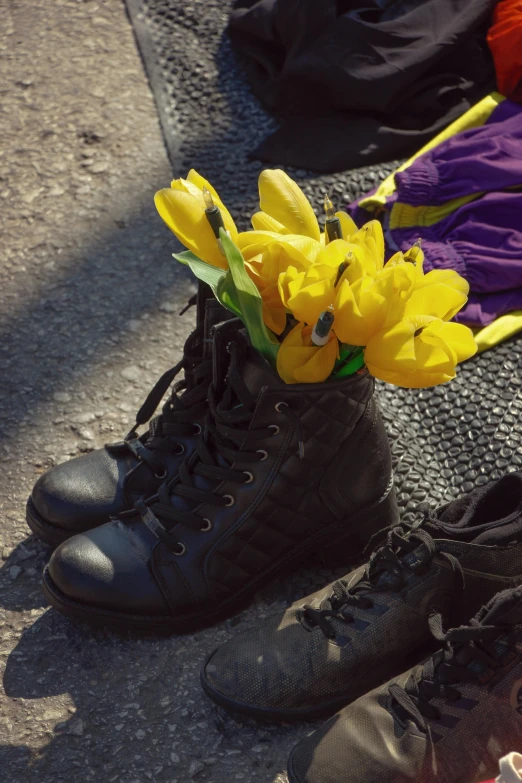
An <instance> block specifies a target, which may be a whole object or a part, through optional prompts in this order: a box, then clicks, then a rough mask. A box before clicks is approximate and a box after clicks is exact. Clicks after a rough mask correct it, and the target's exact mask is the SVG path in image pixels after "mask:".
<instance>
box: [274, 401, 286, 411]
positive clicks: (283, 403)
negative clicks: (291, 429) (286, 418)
mask: <svg viewBox="0 0 522 783" xmlns="http://www.w3.org/2000/svg"><path fill="white" fill-rule="evenodd" d="M283 406H284V407H285V408H288V403H287V402H276V404H275V405H274V408H275V410H276V411H277V412H278V413H282V412H283V411H282V410H281V408H282V407H283Z"/></svg>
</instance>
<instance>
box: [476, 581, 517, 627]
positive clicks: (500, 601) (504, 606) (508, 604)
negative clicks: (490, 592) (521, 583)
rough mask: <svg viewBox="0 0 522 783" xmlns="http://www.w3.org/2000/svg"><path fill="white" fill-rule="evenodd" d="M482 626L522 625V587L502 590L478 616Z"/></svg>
mask: <svg viewBox="0 0 522 783" xmlns="http://www.w3.org/2000/svg"><path fill="white" fill-rule="evenodd" d="M477 620H479V622H480V623H481V625H522V587H516V588H514V589H511V590H502V592H501V593H497V594H496V595H495V596H493V598H492V599H491V601H490V602H489V603H488V604H486V606H484V607H483V608H482V609H481V610H480V612H479V613H478V615H477Z"/></svg>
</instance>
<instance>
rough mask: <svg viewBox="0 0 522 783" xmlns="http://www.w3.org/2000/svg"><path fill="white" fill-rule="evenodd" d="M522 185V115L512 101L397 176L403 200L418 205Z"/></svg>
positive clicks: (405, 202)
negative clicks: (477, 126)
mask: <svg viewBox="0 0 522 783" xmlns="http://www.w3.org/2000/svg"><path fill="white" fill-rule="evenodd" d="M506 104H507V105H506ZM521 184H522V113H521V109H520V106H518V105H517V104H515V103H512V102H511V101H504V102H503V103H501V104H500V105H499V106H498V107H497V108H496V109H495V111H494V112H493V113H492V114H491V116H490V118H489V121H488V122H487V123H486V124H485V125H482V126H481V127H479V128H472V129H471V130H467V131H463V132H462V133H459V134H458V135H457V136H452V138H450V139H448V140H447V141H444V142H442V144H439V145H438V147H435V148H434V149H433V150H430V151H429V152H426V153H425V154H424V155H421V157H420V158H417V160H415V161H413V163H412V164H411V166H409V167H408V168H407V169H406V170H405V171H398V172H397V173H396V175H395V186H396V188H397V200H398V201H400V202H402V203H403V204H411V205H412V206H414V207H417V206H421V205H423V204H424V205H429V206H437V205H439V204H445V203H446V202H447V201H451V200H452V199H454V198H460V197H461V196H468V195H471V194H473V193H477V194H478V193H483V192H487V191H493V190H503V189H504V188H511V187H514V186H517V185H518V186H520V185H521Z"/></svg>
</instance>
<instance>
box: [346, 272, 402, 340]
mask: <svg viewBox="0 0 522 783" xmlns="http://www.w3.org/2000/svg"><path fill="white" fill-rule="evenodd" d="M414 285H415V269H414V268H413V267H412V266H411V264H401V265H398V266H393V267H390V268H387V269H383V270H382V271H381V272H379V273H378V274H377V275H376V276H375V278H372V277H369V276H365V277H362V278H361V279H359V280H357V281H356V282H355V283H354V284H353V285H350V284H349V283H348V282H347V281H343V282H342V283H341V285H340V287H339V291H338V294H337V299H336V302H335V308H334V315H335V322H334V326H335V331H336V334H337V336H338V338H339V340H340V341H341V342H343V343H347V344H348V345H366V344H367V343H368V341H369V340H370V339H371V337H372V336H373V335H374V334H375V333H376V332H378V331H380V330H382V329H385V328H388V327H389V326H391V325H392V324H396V323H397V322H398V321H400V320H401V319H402V318H403V316H404V310H405V307H406V304H407V301H408V299H409V297H410V296H411V294H412V292H413V290H414Z"/></svg>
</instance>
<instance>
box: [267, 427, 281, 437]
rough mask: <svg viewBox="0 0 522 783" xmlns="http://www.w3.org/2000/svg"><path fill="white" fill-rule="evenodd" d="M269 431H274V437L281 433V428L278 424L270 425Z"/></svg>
mask: <svg viewBox="0 0 522 783" xmlns="http://www.w3.org/2000/svg"><path fill="white" fill-rule="evenodd" d="M268 429H269V430H273V431H274V435H277V433H278V432H279V427H278V426H277V424H269V425H268Z"/></svg>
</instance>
